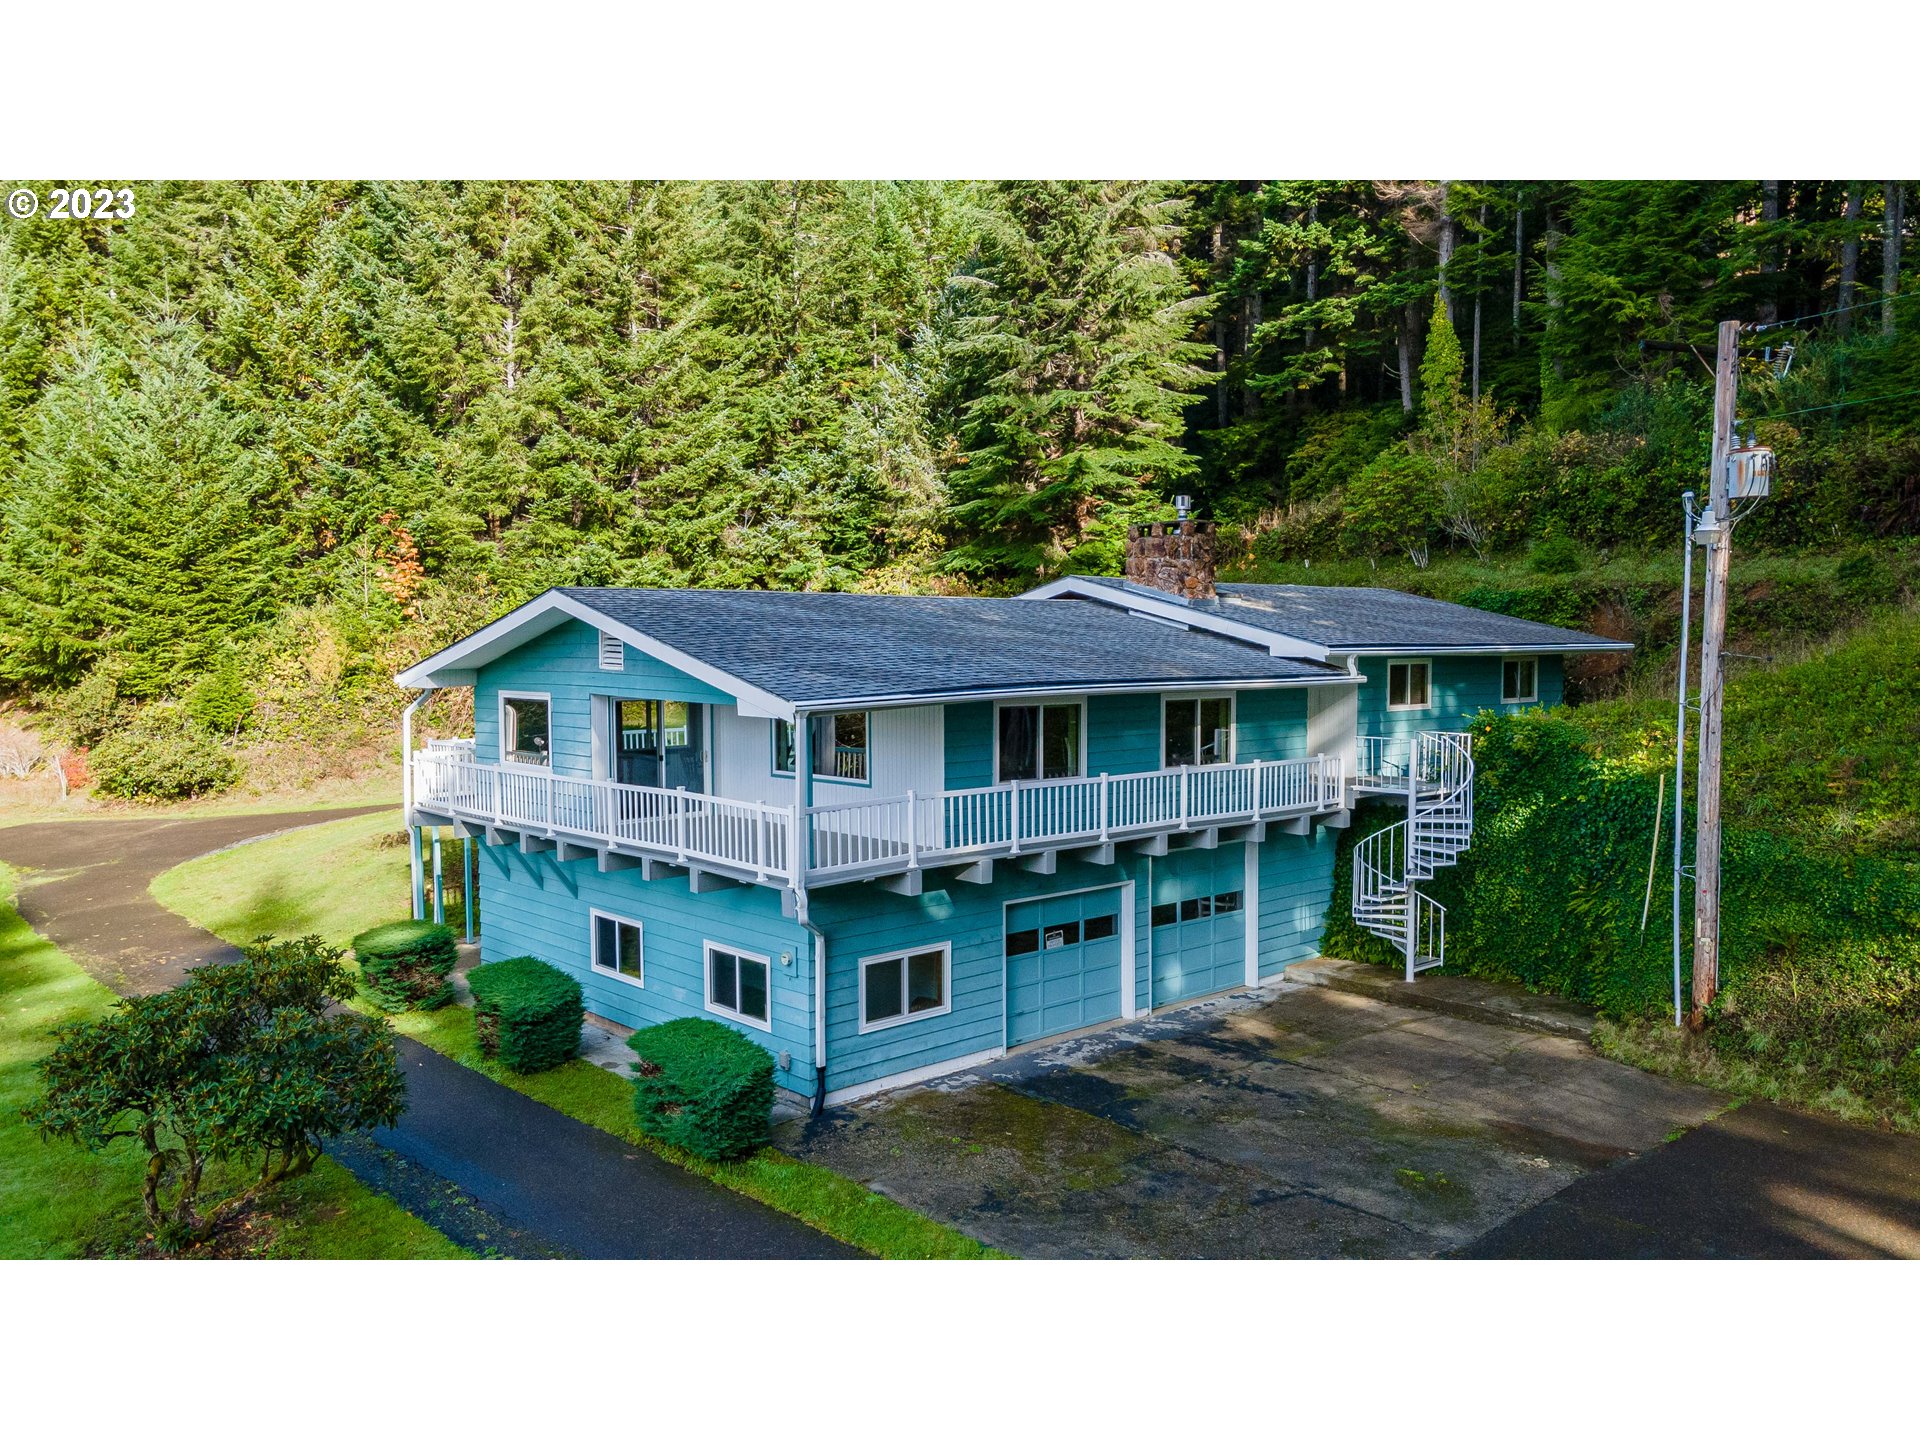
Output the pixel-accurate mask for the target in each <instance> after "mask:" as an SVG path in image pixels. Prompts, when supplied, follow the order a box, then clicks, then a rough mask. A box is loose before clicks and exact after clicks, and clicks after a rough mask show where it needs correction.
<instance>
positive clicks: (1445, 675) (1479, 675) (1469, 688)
mask: <svg viewBox="0 0 1920 1440" xmlns="http://www.w3.org/2000/svg"><path fill="white" fill-rule="evenodd" d="M1532 658H1534V659H1537V660H1538V661H1539V662H1540V670H1539V681H1538V689H1539V693H1540V699H1539V701H1538V702H1537V703H1538V704H1540V705H1558V704H1559V703H1560V701H1561V698H1562V694H1563V677H1564V673H1565V665H1564V662H1563V660H1562V657H1561V656H1558V655H1539V656H1534V657H1532ZM1400 659H1407V660H1423V659H1430V660H1431V661H1432V664H1433V688H1432V691H1431V698H1432V701H1433V703H1432V704H1431V705H1430V706H1428V707H1427V708H1426V709H1425V710H1388V709H1387V666H1388V665H1389V664H1390V663H1392V661H1393V660H1400ZM1500 664H1501V657H1500V656H1498V655H1464V656H1447V655H1437V656H1423V655H1407V656H1397V655H1396V656H1393V657H1391V659H1389V658H1388V657H1381V658H1378V659H1375V658H1373V657H1368V658H1366V659H1363V660H1361V662H1360V672H1361V674H1363V675H1365V676H1366V677H1367V683H1366V684H1365V685H1362V686H1361V687H1360V730H1359V733H1360V734H1362V735H1394V736H1405V735H1412V734H1416V733H1418V732H1419V731H1421V730H1464V729H1466V728H1467V722H1468V721H1469V720H1471V719H1472V718H1473V717H1474V716H1475V715H1477V714H1478V713H1479V712H1480V711H1482V710H1497V711H1513V710H1526V709H1530V708H1533V707H1532V704H1531V703H1529V704H1516V705H1506V704H1502V703H1501V700H1500Z"/></svg>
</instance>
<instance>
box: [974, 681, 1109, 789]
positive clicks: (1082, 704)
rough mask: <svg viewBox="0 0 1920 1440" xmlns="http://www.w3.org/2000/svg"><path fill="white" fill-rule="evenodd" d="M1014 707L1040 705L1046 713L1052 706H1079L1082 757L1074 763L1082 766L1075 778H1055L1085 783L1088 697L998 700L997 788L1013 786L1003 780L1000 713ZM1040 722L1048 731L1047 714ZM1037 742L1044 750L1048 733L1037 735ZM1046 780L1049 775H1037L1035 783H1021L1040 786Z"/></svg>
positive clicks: (1039, 767) (995, 728) (995, 726)
mask: <svg viewBox="0 0 1920 1440" xmlns="http://www.w3.org/2000/svg"><path fill="white" fill-rule="evenodd" d="M1014 705H1022V706H1036V705H1037V706H1039V707H1040V708H1041V709H1042V710H1044V709H1045V708H1046V707H1047V706H1049V705H1074V706H1077V707H1079V710H1080V731H1079V734H1080V754H1079V755H1078V756H1077V757H1076V759H1075V762H1074V763H1075V764H1077V765H1078V766H1079V767H1080V768H1079V771H1078V772H1077V773H1076V774H1073V775H1069V776H1065V777H1061V776H1056V777H1054V778H1055V779H1056V780H1059V779H1062V778H1064V779H1068V780H1085V779H1086V778H1087V697H1086V696H1084V695H1047V696H1036V697H1034V698H1032V699H1026V700H996V701H994V702H993V770H992V775H993V783H994V784H995V785H1010V784H1012V783H1013V782H1012V781H1010V780H1002V779H1001V778H1000V712H1001V711H1002V710H1005V709H1006V708H1007V707H1009V706H1014ZM1040 723H1041V725H1042V727H1043V729H1044V727H1045V725H1046V717H1045V716H1044V715H1043V716H1042V717H1041V720H1040ZM1034 743H1035V744H1036V745H1039V746H1042V747H1043V748H1044V746H1045V744H1046V737H1045V735H1044V733H1042V734H1038V735H1036V736H1035V737H1034ZM1034 758H1035V760H1036V762H1039V761H1043V760H1044V759H1045V756H1044V755H1036V756H1035V757H1034ZM1034 768H1035V769H1036V770H1043V769H1045V768H1046V767H1045V765H1044V764H1041V763H1036V764H1035V765H1034ZM1045 781H1046V777H1045V776H1037V777H1036V778H1034V779H1032V780H1022V781H1021V782H1020V783H1021V784H1022V785H1039V784H1042V783H1044V782H1045Z"/></svg>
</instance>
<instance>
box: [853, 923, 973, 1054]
mask: <svg viewBox="0 0 1920 1440" xmlns="http://www.w3.org/2000/svg"><path fill="white" fill-rule="evenodd" d="M952 962H953V947H952V946H951V945H948V944H945V943H942V944H939V945H930V946H927V947H926V948H924V949H920V950H896V951H894V952H893V953H891V954H888V955H875V956H872V957H871V958H869V959H866V960H862V961H861V962H860V1033H861V1034H862V1035H864V1034H866V1033H867V1031H869V1030H885V1029H887V1028H888V1027H889V1026H892V1025H904V1024H906V1023H907V1022H908V1021H909V1020H925V1019H928V1018H929V1017H931V1016H934V1015H945V1014H948V1013H950V1012H951V1011H952V1009H953V991H952V988H951V986H950V984H949V975H948V971H949V970H950V969H951V968H952Z"/></svg>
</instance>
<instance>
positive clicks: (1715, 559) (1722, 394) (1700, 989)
mask: <svg viewBox="0 0 1920 1440" xmlns="http://www.w3.org/2000/svg"><path fill="white" fill-rule="evenodd" d="M1739 363H1740V322H1739V321H1738V320H1722V321H1721V322H1720V344H1719V350H1718V353H1717V354H1716V356H1715V357H1714V367H1713V459H1712V461H1711V462H1710V465H1711V469H1710V470H1709V471H1708V474H1707V495H1708V500H1707V504H1708V507H1709V509H1710V510H1711V512H1712V514H1713V522H1714V525H1715V526H1716V527H1717V528H1716V529H1713V530H1710V531H1709V532H1708V533H1707V535H1706V542H1707V594H1706V600H1705V604H1704V606H1703V607H1702V610H1703V613H1702V616H1701V622H1702V628H1703V632H1704V634H1703V638H1702V642H1701V653H1700V783H1699V786H1698V796H1697V799H1696V802H1695V803H1696V805H1697V806H1698V819H1697V822H1696V825H1695V834H1694V855H1693V874H1694V879H1693V1007H1692V1010H1691V1012H1690V1013H1689V1015H1688V1017H1687V1027H1688V1028H1689V1029H1691V1030H1695V1031H1697V1030H1699V1029H1700V1027H1701V1026H1702V1025H1704V1024H1705V1023H1706V1018H1707V1007H1708V1006H1709V1005H1711V1004H1712V1003H1713V997H1714V993H1715V992H1716V991H1717V990H1718V989H1719V987H1720V731H1721V725H1720V719H1721V713H1720V712H1721V704H1722V701H1723V699H1724V697H1725V695H1726V675H1725V663H1724V661H1723V660H1722V658H1721V647H1722V646H1723V645H1724V644H1725V643H1726V638H1727V576H1728V573H1729V571H1730V569H1731V567H1732V564H1733V532H1732V530H1731V529H1730V528H1729V526H1728V523H1727V522H1728V518H1729V512H1730V511H1731V509H1732V505H1731V502H1729V501H1728V499H1727V455H1728V452H1729V451H1731V450H1732V449H1733V407H1734V401H1735V398H1736V396H1737V395H1738V393H1739Z"/></svg>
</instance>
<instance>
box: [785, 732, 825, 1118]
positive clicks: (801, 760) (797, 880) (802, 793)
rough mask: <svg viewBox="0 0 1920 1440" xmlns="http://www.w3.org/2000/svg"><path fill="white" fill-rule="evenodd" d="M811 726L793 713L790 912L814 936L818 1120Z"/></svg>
mask: <svg viewBox="0 0 1920 1440" xmlns="http://www.w3.org/2000/svg"><path fill="white" fill-rule="evenodd" d="M812 808H813V726H812V724H811V717H810V716H809V715H808V714H807V712H806V711H804V710H795V711H794V712H793V845H792V851H791V853H790V854H789V855H788V857H787V860H788V863H789V864H790V865H791V866H792V868H793V873H792V877H791V880H792V886H793V912H794V916H795V918H796V919H798V920H799V922H800V928H801V929H802V930H805V931H806V932H807V933H808V934H809V935H811V936H812V937H813V1104H812V1105H811V1107H809V1113H810V1114H811V1115H812V1116H813V1118H814V1119H816V1120H817V1119H819V1118H820V1116H821V1114H822V1113H824V1112H825V1110H826V1108H827V936H826V932H825V931H823V930H821V929H820V927H819V926H817V925H815V924H814V923H813V920H812V918H811V917H810V916H809V915H808V913H807V872H808V871H809V870H810V869H812V868H813V816H812V814H811V813H810V812H811V811H812Z"/></svg>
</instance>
